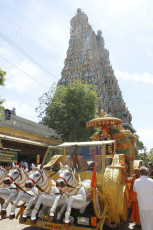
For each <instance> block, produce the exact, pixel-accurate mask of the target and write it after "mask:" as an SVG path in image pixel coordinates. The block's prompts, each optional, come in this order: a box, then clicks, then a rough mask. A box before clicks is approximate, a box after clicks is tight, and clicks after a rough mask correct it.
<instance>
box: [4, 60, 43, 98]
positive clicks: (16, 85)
mask: <svg viewBox="0 0 153 230" xmlns="http://www.w3.org/2000/svg"><path fill="white" fill-rule="evenodd" d="M17 67H18V69H17V68H12V69H11V70H10V72H9V73H8V74H7V75H8V78H7V81H6V84H5V87H6V88H7V89H9V90H13V91H15V92H16V93H18V94H23V93H25V92H28V91H29V90H31V89H32V88H33V86H34V85H35V84H37V85H38V84H39V85H42V86H44V88H45V85H44V84H43V82H39V81H38V80H37V79H39V76H40V75H41V71H40V70H39V69H38V68H37V67H36V66H35V65H33V64H31V63H29V62H28V61H27V60H24V61H21V63H20V64H18V65H17ZM20 70H22V71H23V72H22V71H20ZM25 73H26V74H25ZM31 87H32V88H31Z"/></svg>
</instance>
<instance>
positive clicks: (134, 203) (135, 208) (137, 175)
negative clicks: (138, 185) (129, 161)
mask: <svg viewBox="0 0 153 230" xmlns="http://www.w3.org/2000/svg"><path fill="white" fill-rule="evenodd" d="M138 178H140V170H139V169H138V168H136V169H134V175H133V177H132V178H130V179H128V180H127V183H131V186H130V200H131V201H132V215H131V221H133V222H135V224H136V226H140V215H139V207H138V199H137V193H136V192H134V191H133V185H134V181H135V180H136V179H138Z"/></svg>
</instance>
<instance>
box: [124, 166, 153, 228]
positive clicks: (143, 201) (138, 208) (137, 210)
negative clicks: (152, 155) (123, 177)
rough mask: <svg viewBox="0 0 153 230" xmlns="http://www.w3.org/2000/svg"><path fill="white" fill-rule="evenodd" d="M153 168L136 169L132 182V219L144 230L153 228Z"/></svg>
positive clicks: (129, 181) (129, 180) (130, 181)
mask: <svg viewBox="0 0 153 230" xmlns="http://www.w3.org/2000/svg"><path fill="white" fill-rule="evenodd" d="M152 178H153V170H152V163H151V162H150V163H149V169H148V168H147V167H145V166H143V167H140V169H135V170H134V175H133V177H132V178H130V179H128V181H127V183H130V184H131V186H130V199H131V202H132V214H131V221H133V222H135V224H136V227H141V228H142V230H153V179H152Z"/></svg>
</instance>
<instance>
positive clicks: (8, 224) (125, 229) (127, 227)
mask: <svg viewBox="0 0 153 230" xmlns="http://www.w3.org/2000/svg"><path fill="white" fill-rule="evenodd" d="M9 210H10V207H9ZM9 210H8V213H9ZM16 213H17V212H16ZM129 219H130V218H129ZM129 219H128V221H127V222H126V223H123V224H122V225H120V226H118V228H116V229H115V230H141V228H138V227H135V225H134V223H131V222H130V220H129ZM0 230H43V228H37V227H34V226H28V225H24V224H19V221H18V219H17V220H16V219H14V220H9V219H8V218H6V219H3V220H0ZM104 230H105V228H104ZM107 230H108V228H107Z"/></svg>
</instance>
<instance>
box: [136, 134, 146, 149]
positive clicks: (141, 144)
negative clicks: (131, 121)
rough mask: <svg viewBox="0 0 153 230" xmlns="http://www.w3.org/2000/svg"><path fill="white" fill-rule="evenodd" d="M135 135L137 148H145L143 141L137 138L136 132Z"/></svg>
mask: <svg viewBox="0 0 153 230" xmlns="http://www.w3.org/2000/svg"><path fill="white" fill-rule="evenodd" d="M136 137H137V138H138V140H137V141H136V146H137V149H138V150H144V149H145V146H144V143H143V142H142V141H140V140H139V136H138V135H137V134H136Z"/></svg>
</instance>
